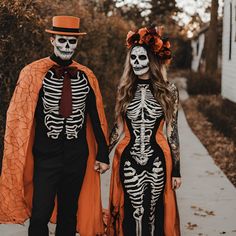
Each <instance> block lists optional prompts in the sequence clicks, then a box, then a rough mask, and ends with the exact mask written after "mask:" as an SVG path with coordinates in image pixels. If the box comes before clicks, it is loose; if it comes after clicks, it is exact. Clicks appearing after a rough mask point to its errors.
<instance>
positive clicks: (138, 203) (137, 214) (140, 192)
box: [124, 157, 164, 236]
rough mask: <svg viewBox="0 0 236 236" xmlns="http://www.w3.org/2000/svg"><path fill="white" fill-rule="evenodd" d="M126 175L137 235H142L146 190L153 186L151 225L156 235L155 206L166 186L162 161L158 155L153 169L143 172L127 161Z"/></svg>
mask: <svg viewBox="0 0 236 236" xmlns="http://www.w3.org/2000/svg"><path fill="white" fill-rule="evenodd" d="M124 177H125V180H124V186H125V190H126V191H127V193H128V194H129V198H130V200H131V204H132V206H133V208H134V209H135V210H134V212H133V217H134V219H135V222H136V236H142V218H143V215H144V207H143V198H144V194H145V190H147V188H148V187H151V202H150V213H149V214H150V215H149V225H150V229H151V230H150V233H151V236H154V232H155V207H156V203H157V201H158V199H159V197H160V195H161V193H162V190H163V186H164V172H163V168H162V167H161V161H159V158H158V157H157V158H156V159H155V161H154V163H153V169H152V171H151V172H149V171H146V170H144V171H143V172H142V173H141V174H137V173H136V170H135V169H134V168H133V167H132V164H131V162H129V161H126V162H125V165H124Z"/></svg>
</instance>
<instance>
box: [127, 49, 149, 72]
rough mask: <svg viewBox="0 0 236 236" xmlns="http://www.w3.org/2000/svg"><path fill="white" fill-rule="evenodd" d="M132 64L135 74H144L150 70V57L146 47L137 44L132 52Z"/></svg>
mask: <svg viewBox="0 0 236 236" xmlns="http://www.w3.org/2000/svg"><path fill="white" fill-rule="evenodd" d="M130 64H131V65H132V67H133V71H134V74H135V75H139V76H140V75H144V74H145V73H147V72H148V70H149V58H148V55H147V50H146V49H145V48H144V47H141V46H136V47H134V48H133V49H132V51H131V54H130Z"/></svg>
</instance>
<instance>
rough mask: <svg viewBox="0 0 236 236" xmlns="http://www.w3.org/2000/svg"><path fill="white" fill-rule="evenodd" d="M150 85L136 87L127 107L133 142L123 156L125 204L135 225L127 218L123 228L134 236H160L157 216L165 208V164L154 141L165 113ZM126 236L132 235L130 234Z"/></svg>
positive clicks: (161, 153) (121, 171)
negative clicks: (130, 230) (161, 205)
mask: <svg viewBox="0 0 236 236" xmlns="http://www.w3.org/2000/svg"><path fill="white" fill-rule="evenodd" d="M149 82H150V81H145V82H141V83H138V84H137V89H136V92H135V95H134V98H133V99H132V101H131V102H130V104H129V105H128V107H127V112H126V121H127V125H128V127H129V130H130V133H131V141H130V143H129V145H128V146H127V147H126V149H125V150H124V152H123V154H122V157H121V167H120V168H121V169H120V173H121V179H122V182H123V183H122V184H123V188H124V193H125V201H128V202H130V203H129V204H130V208H129V210H128V211H129V213H127V215H129V216H130V215H132V216H133V220H134V222H135V223H134V224H133V226H131V225H132V222H133V221H132V220H129V219H128V220H127V218H126V219H125V220H124V222H125V224H124V225H126V224H127V225H126V226H123V227H125V228H127V227H130V228H132V231H133V232H132V235H136V236H144V235H145V236H146V235H151V236H154V235H157V232H159V230H160V229H159V228H158V227H159V226H157V224H156V221H162V220H163V214H162V213H160V214H159V213H158V214H159V215H158V214H157V211H159V210H158V209H159V208H160V206H159V205H160V204H163V201H162V199H160V198H161V196H162V193H163V190H164V185H165V161H164V156H163V152H162V150H161V149H160V147H159V145H158V144H156V142H155V141H154V139H155V132H156V129H157V127H158V125H159V123H160V121H161V120H162V118H163V110H162V107H161V106H160V104H159V103H158V101H157V100H156V99H155V97H154V96H153V94H152V91H151V88H150V85H149ZM159 200H160V201H159ZM125 204H126V203H125ZM129 204H128V205H129ZM147 205H148V207H147ZM126 209H127V208H126ZM130 212H132V214H131V213H130ZM125 214H126V212H125ZM157 215H158V217H157ZM127 222H128V223H127ZM124 234H125V235H126V234H127V235H128V234H130V235H131V232H128V231H127V232H124ZM158 235H161V233H160V234H158Z"/></svg>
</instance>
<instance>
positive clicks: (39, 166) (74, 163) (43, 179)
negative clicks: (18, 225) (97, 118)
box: [28, 146, 88, 236]
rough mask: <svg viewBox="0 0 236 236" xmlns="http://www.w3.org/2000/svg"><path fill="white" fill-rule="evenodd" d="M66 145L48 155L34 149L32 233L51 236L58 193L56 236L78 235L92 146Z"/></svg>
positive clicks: (29, 231) (30, 233) (32, 235)
mask: <svg viewBox="0 0 236 236" xmlns="http://www.w3.org/2000/svg"><path fill="white" fill-rule="evenodd" d="M79 148H80V149H83V150H80V151H78V150H76V149H75V148H72V147H69V146H68V147H67V148H64V151H63V152H61V151H60V152H59V153H53V154H45V153H41V152H39V151H36V150H34V157H35V160H34V163H35V164H34V179H33V182H34V192H33V208H32V215H31V218H30V226H29V230H28V235H29V236H48V234H49V231H48V223H49V221H50V217H51V214H52V211H53V208H54V200H55V197H56V196H57V202H58V212H57V226H56V236H75V234H76V222H77V219H76V213H77V209H78V198H79V194H80V190H81V186H82V183H83V179H84V175H85V171H86V166H87V158H88V148H87V147H86V146H84V147H81V146H80V147H79Z"/></svg>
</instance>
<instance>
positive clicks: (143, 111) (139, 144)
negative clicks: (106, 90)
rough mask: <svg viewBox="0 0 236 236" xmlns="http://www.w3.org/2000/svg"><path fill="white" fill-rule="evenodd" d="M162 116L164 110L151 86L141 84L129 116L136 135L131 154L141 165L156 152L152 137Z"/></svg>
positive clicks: (128, 110)
mask: <svg viewBox="0 0 236 236" xmlns="http://www.w3.org/2000/svg"><path fill="white" fill-rule="evenodd" d="M162 114H163V111H162V108H161V106H160V105H159V103H158V102H157V101H156V99H155V98H154V97H153V95H152V93H151V91H150V89H149V85H148V84H139V85H138V88H137V91H136V93H135V96H134V99H133V100H132V102H131V103H130V104H129V106H128V109H127V116H128V118H129V119H130V120H131V123H132V127H133V130H134V135H135V143H134V146H133V147H132V148H131V151H130V154H131V156H132V157H133V158H134V159H135V161H136V162H137V163H138V164H140V165H146V164H147V162H148V158H149V157H150V156H152V154H153V152H154V151H153V150H152V148H151V146H150V137H151V135H152V129H153V128H154V125H155V122H156V120H157V118H159V117H160V116H161V115H162Z"/></svg>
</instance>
